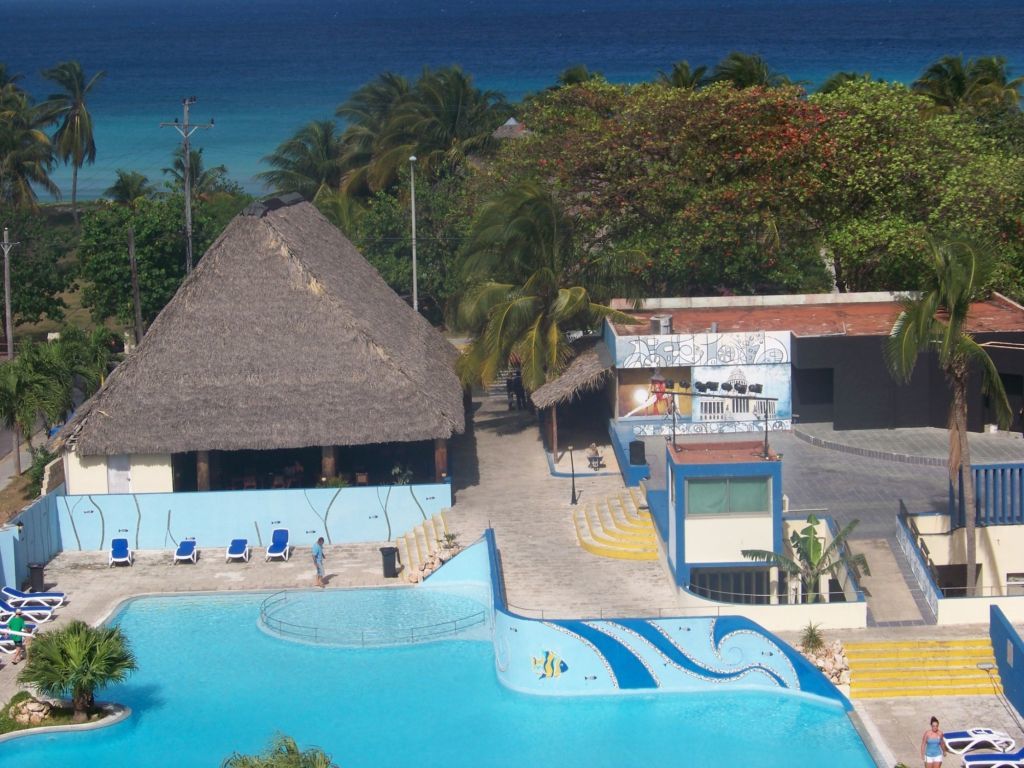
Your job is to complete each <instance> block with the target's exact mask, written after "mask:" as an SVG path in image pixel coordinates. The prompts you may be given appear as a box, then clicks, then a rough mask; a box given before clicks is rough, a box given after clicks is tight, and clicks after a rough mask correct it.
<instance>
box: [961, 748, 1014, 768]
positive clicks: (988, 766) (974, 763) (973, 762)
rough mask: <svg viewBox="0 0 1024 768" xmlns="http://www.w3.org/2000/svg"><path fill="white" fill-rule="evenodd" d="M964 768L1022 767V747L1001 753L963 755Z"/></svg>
mask: <svg viewBox="0 0 1024 768" xmlns="http://www.w3.org/2000/svg"><path fill="white" fill-rule="evenodd" d="M963 764H964V768H1024V749H1018V750H1017V751H1016V752H1005V753H1003V754H1001V755H1000V754H995V753H989V754H984V753H979V754H977V755H964V762H963Z"/></svg>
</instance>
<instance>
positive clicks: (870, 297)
mask: <svg viewBox="0 0 1024 768" xmlns="http://www.w3.org/2000/svg"><path fill="white" fill-rule="evenodd" d="M907 295H908V294H895V293H846V294H809V295H795V296H724V297H708V298H684V299H652V300H648V301H645V302H644V309H642V310H639V311H636V310H631V309H629V305H628V302H624V301H621V300H616V301H615V302H613V305H614V306H616V307H618V308H621V309H623V310H624V311H626V312H629V313H630V314H631V315H633V316H634V317H637V318H640V319H642V321H643V322H642V324H641V325H622V324H620V323H616V324H615V332H616V333H618V334H622V335H631V334H648V333H650V330H649V328H650V320H651V318H652V317H656V316H665V315H670V316H671V317H672V333H704V332H706V331H707V330H709V329H710V328H712V326H713V325H714V327H716V328H717V331H718V332H719V333H730V332H732V333H736V332H739V333H749V332H757V331H791V332H792V333H793V335H794V336H837V335H838V336H883V335H886V334H888V333H889V331H890V330H891V329H892V325H893V322H894V321H895V320H896V317H897V315H899V313H900V305H899V300H900V299H901V298H903V297H905V296H907ZM968 330H969V331H971V332H972V333H998V332H1007V331H1024V307H1021V306H1020V305H1018V304H1016V303H1014V302H1013V301H1010V300H1009V299H1007V298H1005V297H1003V296H1001V295H999V294H993V297H992V298H991V299H989V300H988V301H982V302H976V303H975V304H973V305H972V306H971V314H970V323H969V326H968Z"/></svg>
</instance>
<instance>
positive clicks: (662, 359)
mask: <svg viewBox="0 0 1024 768" xmlns="http://www.w3.org/2000/svg"><path fill="white" fill-rule="evenodd" d="M791 361H792V357H791V356H790V333H789V331H759V332H755V333H674V334H666V335H655V336H616V337H615V367H616V368H655V367H659V368H669V367H680V366H690V365H773V364H778V363H785V364H787V365H788V364H789V363H790V362H791Z"/></svg>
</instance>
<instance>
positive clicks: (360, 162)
mask: <svg viewBox="0 0 1024 768" xmlns="http://www.w3.org/2000/svg"><path fill="white" fill-rule="evenodd" d="M411 90H412V86H411V85H410V84H409V81H408V80H406V79H405V78H404V77H402V76H401V75H396V74H394V73H393V72H384V73H382V74H380V75H378V76H377V78H376V79H374V80H371V81H370V82H369V83H367V84H366V85H364V86H363V87H362V88H360V89H359V90H357V91H356V92H355V93H353V94H352V96H351V98H349V100H348V101H346V102H345V103H344V104H342V105H341V106H339V107H338V109H337V110H336V111H335V114H336V115H337V116H338V117H341V118H343V119H344V120H345V121H346V123H347V124H348V127H347V128H346V129H345V133H344V135H343V136H342V143H343V145H344V151H343V156H342V164H343V167H344V169H345V172H344V179H343V182H342V189H343V190H344V191H345V192H347V193H349V194H357V195H362V194H369V193H371V192H376V191H377V190H379V189H382V188H383V186H384V182H385V181H389V179H385V178H384V177H383V174H381V173H378V172H377V170H376V166H375V164H374V162H373V161H374V156H375V153H376V150H377V147H378V144H379V142H380V139H381V137H382V136H383V134H384V131H385V128H386V126H387V124H388V121H389V120H390V119H391V114H392V112H393V111H394V109H395V108H396V107H397V106H398V105H399V104H401V103H402V102H403V101H405V99H406V98H408V96H409V93H410V92H411Z"/></svg>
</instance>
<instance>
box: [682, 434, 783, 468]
mask: <svg viewBox="0 0 1024 768" xmlns="http://www.w3.org/2000/svg"><path fill="white" fill-rule="evenodd" d="M763 452H764V443H763V442H762V441H760V440H742V441H741V440H735V441H730V442H722V443H679V445H677V446H675V447H673V446H672V445H669V451H668V454H669V456H671V457H672V461H673V462H674V463H675V464H746V463H748V462H753V461H758V460H760V459H762V458H763V456H764V453H763Z"/></svg>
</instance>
